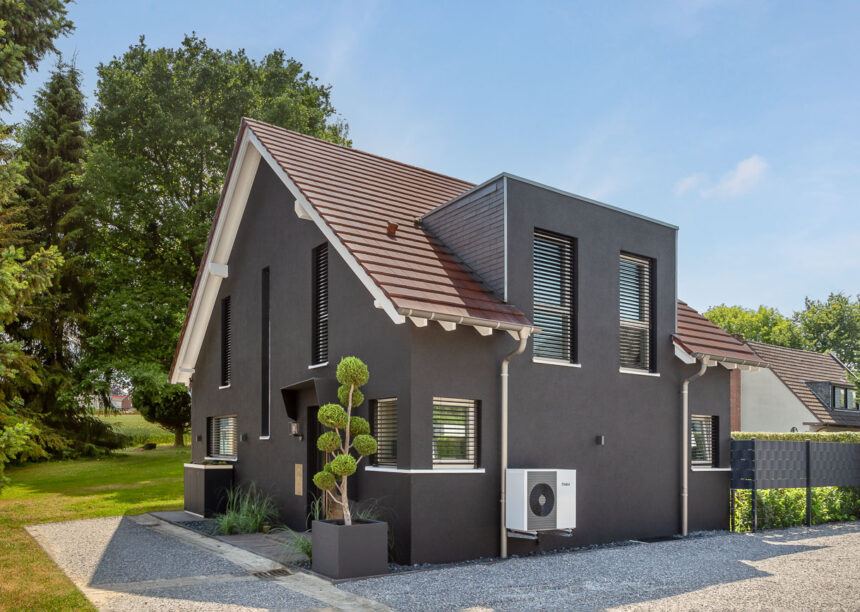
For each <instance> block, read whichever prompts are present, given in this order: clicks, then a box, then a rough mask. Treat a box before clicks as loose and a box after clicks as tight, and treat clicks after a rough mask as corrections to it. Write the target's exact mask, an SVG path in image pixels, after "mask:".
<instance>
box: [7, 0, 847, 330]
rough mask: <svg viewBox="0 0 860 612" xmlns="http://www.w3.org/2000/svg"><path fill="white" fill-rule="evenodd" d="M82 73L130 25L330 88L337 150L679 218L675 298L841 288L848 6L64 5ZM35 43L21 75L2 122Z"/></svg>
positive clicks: (700, 305)
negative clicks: (338, 132)
mask: <svg viewBox="0 0 860 612" xmlns="http://www.w3.org/2000/svg"><path fill="white" fill-rule="evenodd" d="M70 17H71V18H72V20H73V21H74V22H75V25H76V30H75V32H74V33H73V34H71V35H70V36H68V37H66V38H64V39H61V40H60V41H58V43H57V46H58V48H59V49H60V51H61V52H62V53H63V54H64V55H65V56H67V57H69V56H72V55H74V56H75V57H76V63H77V66H78V67H79V68H80V69H81V70H82V71H83V77H84V78H83V81H84V90H85V92H86V93H87V95H88V100H89V103H92V101H93V99H94V92H95V89H96V85H97V83H96V80H97V77H96V67H97V66H98V64H99V63H100V62H108V61H110V60H111V59H112V58H113V57H114V56H119V55H121V54H122V53H124V52H125V51H126V50H127V49H128V47H129V46H130V45H132V44H135V43H136V42H137V40H138V38H139V37H140V36H141V35H144V36H145V37H146V41H147V44H148V45H150V46H153V47H161V46H168V47H175V46H178V45H179V43H180V42H181V40H182V37H183V35H184V34H186V33H191V32H192V31H194V32H196V33H197V34H198V35H199V36H201V37H203V38H205V39H206V40H207V42H208V44H209V45H210V46H212V47H216V48H221V49H234V50H235V49H239V48H244V49H245V50H246V52H247V53H248V54H249V55H250V56H251V57H254V58H261V57H263V56H264V55H265V54H266V53H268V52H270V51H271V50H273V49H275V48H279V49H283V50H284V51H285V52H286V53H287V55H288V56H291V57H294V58H295V59H297V60H299V61H300V62H302V63H303V64H304V66H305V68H306V69H307V70H309V71H310V72H311V73H312V74H314V75H315V76H317V77H319V78H320V80H321V81H322V82H324V83H328V84H330V85H332V100H333V103H334V106H335V108H336V109H337V110H338V112H339V113H340V114H341V115H342V117H343V118H344V119H346V121H347V122H348V123H349V127H350V136H351V138H352V140H353V144H354V146H355V147H357V148H360V149H363V150H366V151H370V152H373V153H377V154H379V155H383V156H386V157H391V158H394V159H397V160H400V161H404V162H407V163H410V164H414V165H417V166H421V167H425V168H428V169H431V170H435V171H437V172H442V173H444V174H449V175H452V176H456V177H458V178H462V179H466V180H470V181H473V182H476V183H477V182H483V181H484V180H486V179H489V178H490V177H492V176H495V175H496V174H498V173H500V172H502V171H507V172H511V173H513V174H516V175H520V176H523V177H525V178H529V179H532V180H535V181H539V182H542V183H546V184H548V185H551V186H553V187H556V188H559V189H563V190H567V191H570V192H573V193H576V194H579V195H583V196H586V197H589V198H593V199H597V200H600V201H602V202H606V203H608V204H612V205H614V206H618V207H621V208H625V209H628V210H631V211H634V212H636V213H639V214H643V215H647V216H650V217H654V218H657V219H660V220H662V221H666V222H669V223H672V224H674V225H677V226H679V228H680V230H679V233H678V295H679V297H680V298H681V299H684V300H686V301H687V302H688V303H690V305H691V306H693V307H694V308H697V309H700V310H702V309H706V308H708V307H709V306H712V305H716V304H720V303H726V304H739V305H742V306H746V307H757V306H758V305H760V304H765V305H768V306H774V307H776V308H778V309H780V310H781V311H782V312H783V313H785V314H790V313H791V312H793V311H794V310H798V309H800V308H802V307H803V304H804V298H805V297H806V296H809V297H812V298H816V299H825V298H826V297H827V295H828V294H829V293H830V292H837V291H843V292H846V293H848V294H860V3H858V2H856V1H849V2H837V1H828V2H823V3H812V2H793V1H787V0H784V1H758V0H745V1H730V0H723V1H720V0H689V1H680V0H677V1H669V0H666V1H661V0H655V1H651V2H629V3H627V2H614V1H607V2H590V3H587V2H558V1H557V2H534V1H530V2H510V3H508V2H477V1H470V2H462V1H458V2H448V1H440V2H399V1H391V2H381V1H380V2H373V1H370V0H368V1H362V2H356V1H349V2H336V1H324V2H320V1H316V2H307V3H299V2H284V1H258V0H245V1H243V2H225V1H217V0H208V1H205V2H197V1H192V0H182V1H176V0H173V1H155V0H150V1H136V0H123V1H121V2H117V1H116V0H112V1H109V2H103V1H95V0H79V1H78V2H77V3H76V4H73V5H71V7H70ZM54 63H55V59H54V58H47V59H45V60H44V61H43V62H42V65H41V66H40V68H39V71H38V72H37V73H32V74H31V75H30V76H29V77H28V79H27V84H26V85H25V86H24V87H23V88H22V89H21V90H20V92H19V93H20V95H21V99H20V100H19V101H18V102H17V104H16V105H15V106H14V108H13V110H12V112H11V114H6V115H5V116H3V117H2V118H3V119H5V120H6V121H21V120H23V119H24V118H25V117H26V111H27V110H28V109H29V108H30V107H31V105H32V98H33V94H34V93H35V91H36V89H37V88H38V87H39V85H41V83H42V82H44V80H45V78H46V76H47V74H48V72H49V71H50V68H51V67H52V65H53V64H54Z"/></svg>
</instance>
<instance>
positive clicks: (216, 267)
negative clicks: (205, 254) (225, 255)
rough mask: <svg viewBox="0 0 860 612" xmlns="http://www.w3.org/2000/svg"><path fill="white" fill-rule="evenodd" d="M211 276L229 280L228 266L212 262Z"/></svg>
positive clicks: (210, 265) (210, 267)
mask: <svg viewBox="0 0 860 612" xmlns="http://www.w3.org/2000/svg"><path fill="white" fill-rule="evenodd" d="M209 274H211V275H212V276H220V277H221V278H227V277H228V269H227V264H220V263H215V262H214V261H213V262H210V263H209Z"/></svg>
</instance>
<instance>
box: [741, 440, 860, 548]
mask: <svg viewBox="0 0 860 612" xmlns="http://www.w3.org/2000/svg"><path fill="white" fill-rule="evenodd" d="M752 438H755V439H757V440H794V441H800V442H802V441H804V440H812V441H813V442H842V443H847V444H860V431H823V432H811V431H810V432H797V433H770V432H746V431H744V432H741V431H735V432H732V439H733V440H750V439H752ZM751 501H752V491H748V490H737V491H735V512H734V517H732V518H733V520H732V524H733V525H734V530H735V531H750V529H751V528H752V525H751V524H750V515H751V512H750V510H751V507H750V505H751ZM756 503H757V505H758V525H757V527H758V528H759V529H774V528H780V527H796V526H799V525H805V524H806V489H769V490H762V491H757V492H756ZM858 518H860V487H814V488H813V489H812V523H813V524H815V525H819V524H821V523H832V522H836V521H856V520H858Z"/></svg>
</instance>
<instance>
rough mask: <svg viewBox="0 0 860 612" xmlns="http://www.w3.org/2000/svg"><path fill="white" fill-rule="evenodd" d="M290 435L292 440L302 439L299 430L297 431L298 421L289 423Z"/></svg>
mask: <svg viewBox="0 0 860 612" xmlns="http://www.w3.org/2000/svg"><path fill="white" fill-rule="evenodd" d="M290 435H291V436H293V437H294V438H298V439H299V440H301V439H302V437H303V436H302V434H301V430H299V422H298V421H293V422H292V423H290Z"/></svg>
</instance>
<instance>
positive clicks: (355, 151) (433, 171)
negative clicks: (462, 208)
mask: <svg viewBox="0 0 860 612" xmlns="http://www.w3.org/2000/svg"><path fill="white" fill-rule="evenodd" d="M242 121H246V122H253V123H259V124H261V125H265V126H268V127H270V128H273V129H276V130H280V131H282V132H289V133H290V134H295V135H296V136H300V137H302V138H305V139H308V140H314V141H317V142H319V143H322V144H326V145H331V146H333V147H340V148H341V149H344V150H347V151H352V152H354V153H361V154H362V155H366V156H368V157H374V158H376V159H379V160H382V161H385V162H389V163H392V164H396V165H398V166H402V167H404V168H411V169H412V170H418V171H419V172H424V173H426V174H432V175H434V176H438V177H441V178H444V179H449V180H452V181H457V182H458V183H464V184H466V185H471V187H469V188H467V191H468V189H471V188H473V187H474V186H475V184H474V183H472V182H471V181H467V180H464V179H461V178H457V177H456V176H451V175H450V174H442V173H441V172H436V171H435V170H428V169H427V168H422V167H421V166H416V165H414V164H407V163H406V162H402V161H398V160H396V159H391V158H390V157H385V156H384V155H379V154H377V153H371V152H370V151H365V150H364V149H355V148H353V147H347V146H345V145H342V144H338V143H336V142H332V141H330V140H325V139H324V138H317V137H316V136H311V135H310V134H302V133H301V132H297V131H295V130H289V129H287V128H284V127H281V126H278V125H275V124H273V123H267V122H265V121H260V120H259V119H253V118H251V117H242ZM455 197H456V196H455Z"/></svg>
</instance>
